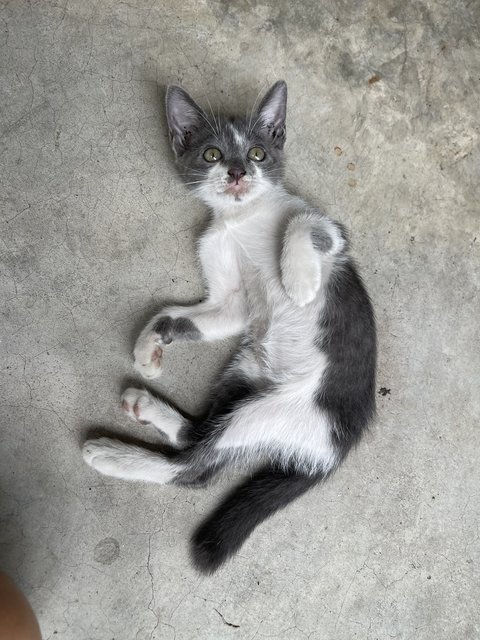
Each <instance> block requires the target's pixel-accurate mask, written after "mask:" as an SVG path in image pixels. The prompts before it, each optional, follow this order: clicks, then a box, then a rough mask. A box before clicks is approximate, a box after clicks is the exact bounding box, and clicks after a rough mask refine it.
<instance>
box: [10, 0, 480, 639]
mask: <svg viewBox="0 0 480 640" xmlns="http://www.w3.org/2000/svg"><path fill="white" fill-rule="evenodd" d="M1 7H2V8H1V23H0V47H1V49H0V50H1V65H0V66H1V69H0V74H1V81H0V91H1V96H2V97H1V110H0V120H1V130H2V134H1V141H0V154H1V171H0V194H1V198H2V205H1V211H0V257H1V266H0V269H1V271H0V295H1V299H2V304H1V309H0V311H1V319H2V323H1V343H0V350H1V383H0V385H1V398H2V402H1V408H0V411H1V421H0V424H1V429H2V435H1V442H2V449H1V458H0V481H1V489H0V518H1V523H0V566H1V567H2V568H3V569H4V570H5V571H7V572H9V573H10V574H11V575H12V576H13V577H14V578H15V579H16V580H17V581H18V583H19V584H20V586H21V587H22V588H23V589H24V591H25V592H26V594H27V595H28V596H29V597H30V599H31V601H32V603H33V606H34V608H35V610H36V611H37V613H38V615H39V618H40V622H41V626H42V629H43V633H44V636H45V639H54V638H60V639H61V640H113V639H115V640H156V639H162V640H164V639H165V640H173V639H174V638H175V639H176V640H191V639H206V640H213V639H215V640H217V639H221V640H223V639H225V640H228V639H229V638H237V639H238V640H240V639H241V640H253V639H254V638H255V639H262V638H278V639H282V640H303V639H304V638H310V640H352V639H354V638H359V639H360V638H362V639H365V640H376V639H378V640H383V639H385V638H386V639H388V638H401V639H405V640H410V639H412V638H415V640H452V639H454V640H456V639H462V640H463V639H465V638H468V639H474V638H478V637H480V614H479V609H478V602H479V601H480V568H479V563H480V554H479V528H478V527H479V524H478V523H479V515H480V513H479V510H480V508H479V505H480V495H479V494H480V472H479V461H480V454H479V451H480V435H479V407H480V404H479V403H480V389H479V379H480V358H479V349H478V344H479V334H478V327H479V320H478V318H479V307H478V285H479V282H478V279H479V273H480V260H479V245H480V229H479V219H480V216H479V203H478V190H477V189H478V174H479V168H480V154H479V144H478V143H479V125H478V122H479V115H480V112H479V106H478V104H479V97H478V92H479V87H480V78H479V72H478V70H479V67H480V50H479V35H478V34H479V26H480V25H479V13H480V12H479V5H478V3H476V2H468V1H466V0H457V1H456V2H453V3H452V2H446V1H442V0H438V1H437V2H433V1H431V2H425V1H413V0H410V1H409V0H407V1H406V2H403V1H400V0H396V1H394V0H392V1H389V2H387V1H381V2H376V1H373V0H371V1H370V2H367V1H364V0H359V1H358V2H354V3H346V2H343V1H340V0H338V1H337V2H334V1H333V0H326V1H325V2H314V1H313V0H308V1H304V2H300V1H299V2H289V0H265V1H263V2H262V1H260V0H238V1H231V2H230V1H227V0H225V1H220V0H186V1H184V2H176V1H175V0H165V1H164V2H161V1H160V0H158V1H157V2H155V1H154V0H153V1H152V0H149V1H148V2H147V1H145V2H143V1H139V2H135V1H134V0H132V2H130V3H127V2H119V1H118V0H115V1H113V0H101V1H100V2H94V1H91V0H65V2H63V0H61V1H60V0H59V2H58V3H56V2H53V1H46V0H42V1H36V2H35V1H33V0H32V1H31V2H26V1H22V0H18V1H15V2H14V1H12V2H8V1H5V2H2V3H1ZM279 77H283V78H285V79H286V80H287V82H288V83H289V90H290V107H289V129H288V131H289V140H288V143H287V151H288V153H289V168H288V178H289V183H290V184H291V185H292V186H294V188H295V189H296V190H297V191H298V192H300V193H302V194H303V195H305V196H307V197H309V198H310V199H311V201H312V202H313V203H315V204H316V205H320V206H323V207H324V209H325V210H326V211H327V212H328V213H329V214H330V215H331V216H334V217H337V218H339V219H340V220H342V221H343V222H344V223H346V224H347V225H348V227H350V229H351V232H352V236H353V240H354V253H355V255H356V256H357V258H358V260H359V263H360V265H361V267H362V271H363V274H364V276H365V279H366V282H367V285H368V287H369V289H370V291H371V294H372V296H373V299H374V301H375V306H376V311H377V316H378V326H379V341H380V344H379V346H380V362H379V372H378V390H379V391H381V393H379V395H378V402H379V417H378V423H377V425H376V427H375V429H373V431H372V433H371V435H370V436H369V437H368V438H367V439H366V440H365V441H364V442H363V443H362V444H361V446H360V447H359V449H358V451H356V452H355V454H354V455H352V456H351V457H350V458H349V460H348V462H347V463H346V465H345V466H344V467H343V468H342V469H341V470H340V472H339V473H338V474H337V475H336V477H335V478H334V479H333V480H331V481H330V482H329V483H328V485H326V486H324V487H321V488H318V489H317V490H315V491H312V492H311V493H310V494H309V495H307V496H305V497H304V498H303V499H302V500H300V501H299V502H298V503H296V504H295V505H293V506H292V507H291V508H289V509H288V510H287V511H285V512H284V513H282V514H279V515H278V516H277V517H275V518H274V519H272V520H271V521H269V522H267V523H266V524H264V525H263V526H262V527H261V528H259V529H258V530H257V532H256V533H255V534H254V536H253V537H252V538H251V539H250V540H249V542H248V543H247V544H246V545H245V547H244V548H243V549H242V551H241V554H240V555H239V556H238V557H237V558H236V560H235V561H234V562H232V563H231V564H229V565H228V566H226V567H225V568H224V569H223V570H221V571H220V572H219V573H218V574H217V575H215V576H214V577H212V578H205V577H200V576H199V575H197V574H195V573H194V572H193V570H192V569H191V568H190V566H189V561H188V556H187V545H186V540H187V538H188V535H189V532H190V531H191V530H192V528H193V526H194V524H195V523H197V522H198V521H199V520H200V518H201V517H202V514H203V513H205V512H206V511H207V510H208V509H209V508H210V506H211V505H212V503H213V502H214V501H215V498H216V496H218V495H219V493H220V492H222V491H224V490H225V487H226V484H225V483H223V484H222V485H221V486H218V487H215V488H213V489H211V490H208V491H205V492H198V493H196V492H193V491H188V490H178V489H176V488H161V487H160V488H159V487H150V486H141V485H136V484H125V483H122V482H119V481H114V480H108V479H102V478H101V477H99V476H98V475H96V474H95V473H94V472H92V470H91V469H89V468H87V467H86V466H85V465H84V464H83V462H82V459H81V457H80V454H79V445H80V443H81V442H82V440H83V439H84V438H85V435H86V433H87V432H88V430H89V429H90V428H91V427H92V426H96V425H100V426H103V427H106V428H109V429H111V430H114V431H116V432H119V433H132V432H134V431H135V430H136V429H138V427H135V426H134V425H133V424H129V423H128V422H127V419H126V418H125V417H123V415H122V413H121V411H120V408H119V406H118V396H119V393H120V391H121V389H122V386H123V385H124V384H125V381H126V380H128V379H129V378H130V379H131V377H132V369H131V358H130V352H131V347H132V340H133V337H134V335H135V334H136V332H137V331H138V329H139V327H140V326H141V325H142V323H143V322H144V320H145V318H146V317H148V316H149V315H150V313H151V312H152V310H153V309H154V308H156V307H158V306H159V305H160V303H161V302H162V301H164V300H172V299H175V300H192V299H195V298H197V297H199V296H201V294H202V288H201V281H200V278H199V273H198V270H197V268H196V266H195V263H194V260H193V246H194V238H195V236H196V234H197V233H198V230H199V228H200V226H201V224H202V221H203V220H204V211H203V209H202V206H201V205H200V204H198V203H196V202H195V201H194V200H193V199H192V198H191V197H190V196H189V195H187V194H186V193H185V190H184V188H182V186H181V185H180V183H179V180H178V179H177V177H176V176H175V173H174V170H173V168H172V162H171V154H170V151H169V148H168V144H167V135H166V130H165V122H164V116H163V111H162V101H163V92H164V87H165V85H166V84H167V83H168V82H177V83H182V84H184V86H186V87H187V88H188V89H189V90H190V91H191V92H192V94H193V95H194V96H195V97H196V98H197V99H198V100H199V101H200V102H202V101H203V103H204V104H207V99H208V100H210V102H211V103H212V105H214V107H215V108H217V107H225V108H230V109H231V108H237V109H240V110H241V111H246V110H247V108H248V107H249V106H250V105H251V104H252V103H253V101H254V99H255V97H256V95H257V93H258V91H259V90H260V89H262V87H263V88H266V87H267V85H268V84H269V83H271V82H273V81H274V80H276V79H277V78H279ZM229 348H231V347H230V346H229V345H219V346H216V347H208V348H207V347H199V346H195V347H191V346H189V347H181V346H178V347H177V346H176V347H175V348H174V349H173V351H172V352H171V353H169V356H168V362H167V365H166V371H165V374H164V377H163V378H162V380H161V382H160V383H159V384H158V385H157V388H160V389H161V390H163V391H164V392H166V393H167V394H169V395H170V396H171V397H172V398H174V399H175V400H176V401H177V402H178V403H179V404H181V405H183V406H185V407H186V408H188V409H194V408H195V407H196V406H198V405H199V403H200V402H201V398H202V397H203V395H204V393H205V390H206V389H207V387H208V384H209V380H210V379H211V376H213V375H214V372H215V370H217V368H218V367H219V366H220V365H221V363H222V361H223V360H224V358H225V357H226V354H227V353H228V350H229ZM145 433H146V436H148V437H150V438H152V437H153V434H152V433H150V432H149V431H148V430H146V432H145Z"/></svg>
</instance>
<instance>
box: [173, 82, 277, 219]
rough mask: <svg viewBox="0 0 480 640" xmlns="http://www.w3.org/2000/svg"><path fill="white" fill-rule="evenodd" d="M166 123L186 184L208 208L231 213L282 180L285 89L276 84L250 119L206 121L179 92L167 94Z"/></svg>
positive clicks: (186, 96)
mask: <svg viewBox="0 0 480 640" xmlns="http://www.w3.org/2000/svg"><path fill="white" fill-rule="evenodd" d="M166 102H167V120H168V125H169V129H170V137H171V140H172V146H173V150H174V152H175V156H176V161H177V165H178V167H179V170H180V174H181V177H182V179H183V180H184V181H185V183H186V184H187V185H188V186H189V187H190V188H191V189H193V190H194V191H195V193H196V194H197V195H198V196H199V197H200V198H201V199H202V200H203V201H204V202H206V203H207V204H208V205H209V206H211V207H213V208H230V207H231V206H236V205H242V204H246V203H248V202H251V201H252V200H254V199H255V198H257V197H258V196H260V195H262V194H263V193H266V192H267V191H268V190H269V189H272V188H273V187H274V186H275V184H276V183H277V182H278V181H279V180H280V179H281V177H282V175H283V145H284V143H285V116H286V105H287V86H286V84H285V82H283V81H279V82H277V83H275V84H274V85H273V87H271V89H270V90H269V91H268V92H267V94H266V95H265V97H264V98H263V100H262V102H261V103H260V106H259V108H258V109H257V111H256V112H255V113H253V114H252V116H251V118H250V117H248V118H227V117H225V116H215V117H213V116H212V117H208V116H207V114H206V113H205V112H204V111H203V110H202V109H201V108H200V107H199V106H198V105H197V104H196V103H195V102H194V101H193V100H192V98H191V97H190V96H189V95H188V93H186V92H185V91H184V90H183V89H181V88H180V87H175V86H173V87H169V88H168V90H167V98H166Z"/></svg>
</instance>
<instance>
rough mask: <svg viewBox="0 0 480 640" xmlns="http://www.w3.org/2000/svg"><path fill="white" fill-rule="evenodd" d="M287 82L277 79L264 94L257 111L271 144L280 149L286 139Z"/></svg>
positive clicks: (259, 120)
mask: <svg viewBox="0 0 480 640" xmlns="http://www.w3.org/2000/svg"><path fill="white" fill-rule="evenodd" d="M286 117H287V83H286V82H285V80H278V81H277V82H275V84H274V85H273V86H272V87H270V89H269V90H268V91H267V93H266V94H265V97H264V98H263V100H262V102H261V103H260V106H259V108H258V111H257V118H258V122H259V124H260V126H261V127H262V128H264V129H265V131H266V133H267V135H268V136H269V137H270V138H271V139H272V142H273V144H274V145H275V146H276V147H278V148H279V149H281V148H282V147H283V145H284V144H285V140H286V137H287V136H286V133H287V132H286V127H285V119H286Z"/></svg>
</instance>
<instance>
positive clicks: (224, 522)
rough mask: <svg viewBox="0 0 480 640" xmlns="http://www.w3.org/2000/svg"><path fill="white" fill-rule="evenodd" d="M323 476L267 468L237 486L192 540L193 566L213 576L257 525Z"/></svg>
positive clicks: (321, 474) (323, 475)
mask: <svg viewBox="0 0 480 640" xmlns="http://www.w3.org/2000/svg"><path fill="white" fill-rule="evenodd" d="M324 477H325V474H323V473H318V472H317V473H316V474H315V475H306V474H302V473H299V472H298V471H295V470H293V469H291V470H282V469H280V468H272V467H266V468H264V469H262V470H261V471H258V472H257V473H255V474H254V475H253V476H252V477H251V478H249V479H248V480H246V481H245V482H244V483H243V484H241V485H240V486H238V487H236V488H235V489H234V490H233V491H232V492H231V493H230V494H229V495H228V496H227V497H226V498H225V499H224V500H223V501H222V502H221V503H220V505H219V506H218V507H217V508H216V509H215V511H214V512H213V513H212V514H211V515H210V516H208V517H207V519H206V520H205V521H204V522H203V523H202V524H201V525H200V527H199V528H198V529H197V531H196V532H195V533H194V535H193V537H192V540H191V555H192V560H193V564H194V565H195V567H196V568H197V569H198V570H199V571H201V572H202V573H213V572H214V571H216V570H217V569H218V568H219V567H220V565H222V564H223V563H224V562H225V561H226V560H227V559H228V558H230V557H231V556H233V555H234V554H235V553H236V552H237V551H238V550H239V549H240V547H241V546H242V545H243V543H244V542H245V540H246V539H247V538H248V537H249V535H250V534H251V533H252V531H253V530H254V529H255V527H256V526H257V525H259V524H260V523H261V522H263V521H264V520H266V519H267V518H269V517H270V516H271V515H273V514H274V513H275V512H276V511H278V510H279V509H283V507H285V506H286V505H287V504H289V503H290V502H292V501H293V500H295V499H296V498H298V497H299V496H301V495H302V494H303V493H305V492H306V491H308V490H309V489H310V488H311V487H313V486H314V485H315V484H317V483H318V482H319V481H320V480H322V479H323V478H324Z"/></svg>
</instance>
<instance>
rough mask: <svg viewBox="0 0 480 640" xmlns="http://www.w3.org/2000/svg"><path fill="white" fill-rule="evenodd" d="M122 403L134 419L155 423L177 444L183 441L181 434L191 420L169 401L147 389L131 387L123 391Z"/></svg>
mask: <svg viewBox="0 0 480 640" xmlns="http://www.w3.org/2000/svg"><path fill="white" fill-rule="evenodd" d="M121 403H122V409H123V410H124V411H125V413H126V414H127V415H128V416H129V417H130V418H132V419H133V420H136V421H137V422H140V423H142V424H151V425H153V426H154V427H155V428H156V429H158V430H159V431H161V433H162V434H164V435H166V436H167V437H168V439H169V440H170V442H171V443H172V444H173V445H175V446H178V445H180V444H181V443H182V437H181V434H182V432H183V431H185V430H186V429H187V427H188V424H189V420H188V419H187V418H185V417H184V416H183V415H182V414H181V413H180V412H179V411H177V410H176V409H175V408H174V407H172V406H171V405H170V404H168V403H167V402H165V401H163V400H161V399H160V398H157V397H155V396H154V395H152V394H151V393H150V392H148V391H146V390H145V389H136V388H134V387H129V388H128V389H125V391H124V392H123V393H122V397H121Z"/></svg>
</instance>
